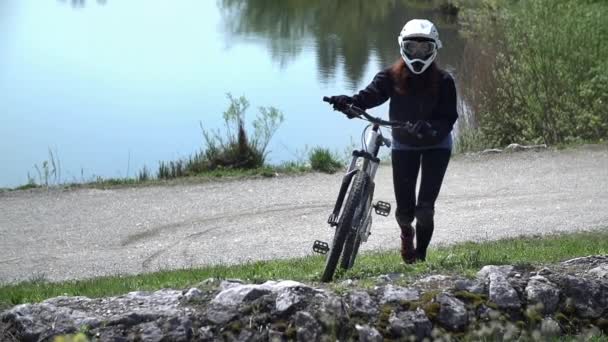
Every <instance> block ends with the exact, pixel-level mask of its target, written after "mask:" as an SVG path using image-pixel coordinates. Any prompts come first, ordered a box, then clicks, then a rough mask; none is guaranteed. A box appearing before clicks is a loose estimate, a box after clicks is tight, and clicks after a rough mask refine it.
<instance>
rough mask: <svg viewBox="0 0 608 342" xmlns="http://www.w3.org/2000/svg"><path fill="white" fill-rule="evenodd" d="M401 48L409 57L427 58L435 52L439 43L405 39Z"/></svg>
mask: <svg viewBox="0 0 608 342" xmlns="http://www.w3.org/2000/svg"><path fill="white" fill-rule="evenodd" d="M401 49H402V50H403V52H404V53H405V54H406V55H407V56H408V57H409V58H412V59H426V58H427V57H429V56H430V55H432V54H433V52H435V50H436V49H437V44H435V42H431V41H417V40H404V41H403V43H401Z"/></svg>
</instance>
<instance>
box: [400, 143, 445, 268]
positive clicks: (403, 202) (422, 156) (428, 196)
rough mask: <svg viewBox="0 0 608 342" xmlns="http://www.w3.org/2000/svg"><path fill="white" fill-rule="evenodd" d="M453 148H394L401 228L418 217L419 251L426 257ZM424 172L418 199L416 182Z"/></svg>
mask: <svg viewBox="0 0 608 342" xmlns="http://www.w3.org/2000/svg"><path fill="white" fill-rule="evenodd" d="M451 153H452V152H451V150H448V149H431V150H421V151H400V150H393V152H392V161H393V185H394V188H395V199H396V200H397V211H396V218H397V223H398V224H399V226H400V227H405V226H408V225H411V223H412V222H413V221H414V218H416V254H417V256H418V258H419V259H422V260H424V258H425V257H426V249H427V247H428V245H429V243H430V242H431V237H432V236H433V230H434V229H435V225H434V221H433V216H434V215H435V200H437V196H439V191H440V190H441V183H442V182H443V176H444V175H445V171H446V169H447V167H448V163H449V161H450V156H451ZM419 172H420V175H421V176H420V177H421V179H420V189H419V191H418V201H416V181H417V179H418V173H419Z"/></svg>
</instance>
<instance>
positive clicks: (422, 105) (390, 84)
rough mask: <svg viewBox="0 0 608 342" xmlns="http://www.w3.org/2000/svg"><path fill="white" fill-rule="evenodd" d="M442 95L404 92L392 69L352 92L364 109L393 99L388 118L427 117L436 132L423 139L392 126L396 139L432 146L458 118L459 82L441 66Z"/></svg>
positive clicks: (446, 132)
mask: <svg viewBox="0 0 608 342" xmlns="http://www.w3.org/2000/svg"><path fill="white" fill-rule="evenodd" d="M439 75H440V76H439V77H440V81H439V94H438V95H439V96H438V97H436V98H433V97H432V96H430V95H407V94H406V95H401V94H399V93H397V91H396V90H395V85H394V81H393V77H391V74H390V69H385V70H383V71H380V72H379V73H378V74H377V75H376V77H374V80H373V81H372V83H370V84H369V85H368V86H367V88H365V89H363V90H361V91H360V92H359V93H358V94H356V95H355V96H353V100H354V104H355V105H356V106H357V107H360V108H362V109H369V108H373V107H376V106H379V105H381V104H383V103H384V102H386V100H388V99H390V100H391V102H390V104H389V118H390V120H397V121H410V122H412V123H415V122H416V121H418V120H426V121H428V122H429V123H430V124H431V126H432V128H433V129H434V130H435V131H437V135H436V136H431V135H428V134H427V135H424V137H423V138H422V139H419V138H417V137H415V136H412V135H409V134H407V133H406V132H403V131H402V130H399V129H393V139H396V140H398V141H399V142H400V143H403V144H408V145H412V146H430V145H435V144H438V143H439V142H441V141H442V140H443V139H444V138H445V137H446V136H447V135H448V134H450V132H451V131H452V128H453V127H454V123H455V122H456V119H457V118H458V111H457V108H456V86H455V84H454V79H453V78H452V76H450V74H448V73H447V72H446V71H443V70H441V69H440V70H439Z"/></svg>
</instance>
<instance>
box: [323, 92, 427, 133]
mask: <svg viewBox="0 0 608 342" xmlns="http://www.w3.org/2000/svg"><path fill="white" fill-rule="evenodd" d="M323 101H324V102H327V103H330V104H333V103H332V101H331V98H329V97H327V96H324V97H323ZM336 110H339V111H340V112H342V113H344V114H346V115H347V116H354V117H358V118H361V117H362V116H363V118H365V120H367V121H369V122H371V123H373V124H377V125H380V126H390V127H392V128H405V129H406V130H407V131H408V132H409V133H415V132H414V124H413V123H411V122H409V121H387V120H383V119H380V118H378V117H374V116H371V115H369V114H368V113H367V112H365V111H364V110H363V109H361V108H359V107H357V106H355V105H354V104H349V105H347V106H346V108H344V109H343V110H342V109H339V108H338V109H336ZM429 133H430V134H431V136H436V135H437V131H436V130H433V129H431V130H429ZM415 134H416V135H417V137H418V138H419V139H421V138H422V134H421V133H419V132H418V133H415Z"/></svg>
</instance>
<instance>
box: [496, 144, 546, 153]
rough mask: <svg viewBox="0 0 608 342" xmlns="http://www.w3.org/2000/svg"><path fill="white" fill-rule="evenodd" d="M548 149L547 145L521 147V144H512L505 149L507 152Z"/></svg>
mask: <svg viewBox="0 0 608 342" xmlns="http://www.w3.org/2000/svg"><path fill="white" fill-rule="evenodd" d="M546 148H547V145H546V144H541V145H520V144H510V145H509V146H507V147H506V148H505V151H513V152H517V151H526V150H544V149H546Z"/></svg>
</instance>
